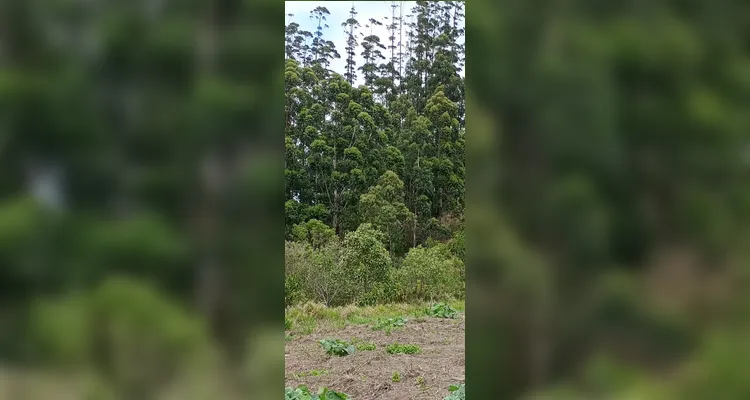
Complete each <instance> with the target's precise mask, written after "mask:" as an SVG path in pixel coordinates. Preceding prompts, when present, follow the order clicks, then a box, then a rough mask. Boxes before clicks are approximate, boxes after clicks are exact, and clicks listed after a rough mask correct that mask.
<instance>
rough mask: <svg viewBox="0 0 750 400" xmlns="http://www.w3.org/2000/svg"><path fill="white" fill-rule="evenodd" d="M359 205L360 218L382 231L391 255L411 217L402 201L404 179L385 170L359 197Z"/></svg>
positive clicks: (401, 240)
mask: <svg viewBox="0 0 750 400" xmlns="http://www.w3.org/2000/svg"><path fill="white" fill-rule="evenodd" d="M359 206H360V213H361V215H362V220H363V221H364V222H369V223H372V224H373V226H375V227H376V228H378V229H379V230H380V231H382V232H383V233H385V235H386V243H387V244H388V250H389V251H390V253H391V255H393V254H394V253H395V250H396V245H397V244H398V243H399V242H401V243H403V239H404V236H405V233H406V231H407V229H408V227H409V226H411V224H412V222H413V218H414V214H412V213H411V211H409V209H408V208H407V207H406V205H405V204H404V182H403V181H402V180H401V179H400V178H399V177H398V175H396V173H395V172H393V171H386V172H385V173H384V174H383V175H382V176H381V177H380V179H379V180H378V183H377V185H375V186H373V187H372V188H370V190H369V191H368V192H367V193H365V194H363V195H362V196H361V197H360V199H359Z"/></svg>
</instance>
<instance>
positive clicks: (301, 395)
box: [284, 385, 349, 400]
mask: <svg viewBox="0 0 750 400" xmlns="http://www.w3.org/2000/svg"><path fill="white" fill-rule="evenodd" d="M348 398H349V396H348V395H346V394H344V393H339V392H336V391H334V390H331V389H328V388H326V387H322V388H320V390H318V392H317V393H313V392H310V389H308V388H307V386H305V385H300V386H298V387H297V388H290V387H288V388H286V391H285V396H284V399H285V400H346V399H348Z"/></svg>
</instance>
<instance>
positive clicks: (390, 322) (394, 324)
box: [372, 317, 406, 335]
mask: <svg viewBox="0 0 750 400" xmlns="http://www.w3.org/2000/svg"><path fill="white" fill-rule="evenodd" d="M404 325H406V319H405V318H402V317H396V318H388V319H378V321H377V322H376V323H375V325H373V327H372V330H374V331H382V330H384V331H385V334H386V335H390V334H391V331H392V330H393V329H395V328H403V327H404Z"/></svg>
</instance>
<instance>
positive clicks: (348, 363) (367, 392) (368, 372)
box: [285, 313, 465, 400]
mask: <svg viewBox="0 0 750 400" xmlns="http://www.w3.org/2000/svg"><path fill="white" fill-rule="evenodd" d="M464 337H465V314H464V313H461V314H460V315H459V317H458V318H456V319H442V318H430V317H421V318H414V319H409V320H408V322H407V323H406V325H405V326H404V327H402V328H398V329H394V330H393V331H392V332H391V334H390V336H388V335H386V333H385V332H384V331H373V330H371V328H370V325H348V326H346V327H345V328H344V329H337V330H336V329H331V328H328V329H325V328H322V329H321V330H320V331H317V332H314V333H312V334H309V335H304V336H300V337H295V338H294V339H293V340H292V341H289V342H287V343H286V348H285V358H286V373H285V380H286V386H288V387H289V386H291V387H297V385H300V384H304V385H307V386H308V387H309V388H310V390H311V391H317V390H318V388H320V387H322V386H327V387H329V388H331V389H333V390H336V391H338V392H343V393H346V394H348V395H350V396H351V397H352V399H354V400H375V399H383V400H411V399H429V400H435V399H443V398H444V397H446V396H448V395H449V394H450V392H449V391H448V387H449V386H450V385H454V384H458V383H464V382H465V381H464V366H465V354H464ZM321 339H341V340H346V341H349V342H351V341H353V340H358V342H357V343H359V342H368V343H375V344H376V345H377V348H376V349H375V350H372V351H366V350H358V351H357V352H356V353H355V354H353V355H349V356H344V357H338V356H329V355H327V354H326V353H325V351H324V350H323V348H322V347H321V345H320V344H319V343H318V341H319V340H321ZM394 342H398V343H401V344H416V345H418V346H419V347H420V348H421V350H422V351H421V353H419V354H388V353H387V352H386V350H385V348H386V346H387V345H389V344H391V343H394ZM314 370H315V371H324V372H325V373H323V374H321V375H318V376H309V375H308V376H304V374H305V373H308V374H309V373H310V372H311V371H314ZM394 372H398V373H399V375H400V378H401V379H400V381H399V382H393V375H394ZM300 374H303V376H301V375H300ZM420 377H421V378H422V379H420Z"/></svg>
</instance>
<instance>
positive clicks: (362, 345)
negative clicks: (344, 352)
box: [357, 343, 377, 351]
mask: <svg viewBox="0 0 750 400" xmlns="http://www.w3.org/2000/svg"><path fill="white" fill-rule="evenodd" d="M376 348H377V346H376V345H375V343H358V344H357V350H362V351H372V350H375V349H376Z"/></svg>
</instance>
